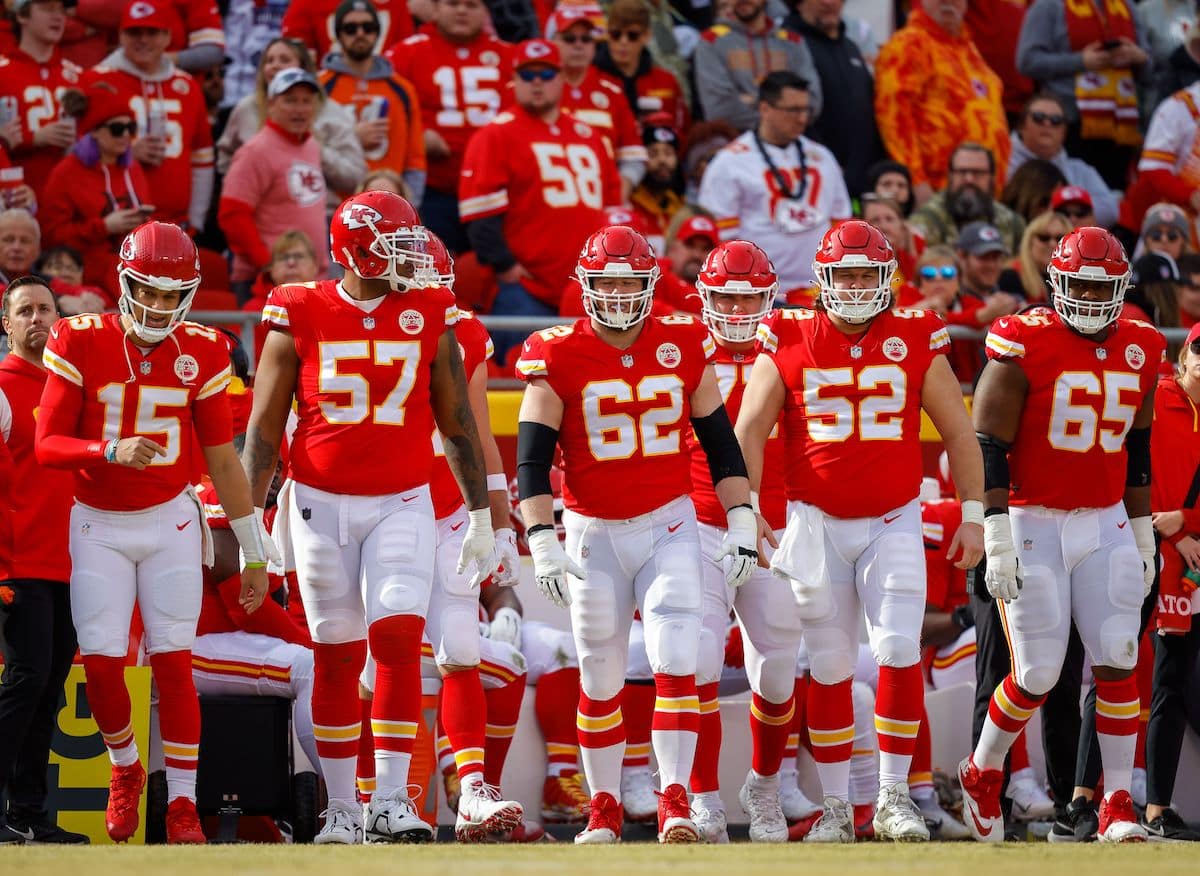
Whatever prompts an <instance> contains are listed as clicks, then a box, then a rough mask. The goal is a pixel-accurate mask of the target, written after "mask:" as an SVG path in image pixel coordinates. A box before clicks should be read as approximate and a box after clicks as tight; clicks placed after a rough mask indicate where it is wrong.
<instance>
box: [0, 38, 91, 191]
mask: <svg viewBox="0 0 1200 876" xmlns="http://www.w3.org/2000/svg"><path fill="white" fill-rule="evenodd" d="M82 72H83V71H82V70H80V69H79V67H78V66H76V65H75V64H73V63H71V62H70V61H68V60H65V59H64V58H63V57H62V56H61V55H60V54H59V53H58V52H57V51H55V52H54V54H53V55H52V56H51V57H50V60H49V61H47V62H46V63H45V64H43V63H41V62H40V61H36V60H34V59H33V58H32V57H30V56H29V55H27V54H25V53H24V52H22V51H21V50H20V49H17V50H16V51H15V52H13V53H12V54H11V55H8V56H0V98H4V97H11V98H14V99H15V100H16V101H17V118H19V119H20V120H21V142H20V144H19V145H18V146H17V147H16V148H15V149H12V150H10V152H9V157H10V158H12V161H13V164H16V165H19V166H20V167H22V168H24V169H25V182H26V184H27V185H29V186H31V187H32V188H33V191H34V193H35V194H36V195H37V197H38V200H39V201H40V200H41V198H42V192H43V191H44V190H45V188H46V183H48V182H49V181H50V171H51V170H52V169H53V168H54V165H56V164H58V162H59V161H61V160H62V157H63V155H64V154H65V152H64V150H62V149H56V148H55V147H53V146H34V145H33V137H34V134H36V133H37V132H38V131H39V130H41V129H42V127H43V126H45V125H48V124H50V123H51V122H57V121H58V120H59V119H60V118H62V104H60V103H59V100H60V99H61V98H62V94H63V92H64V91H66V90H67V89H68V88H78V87H79V76H80V74H81V73H82Z"/></svg>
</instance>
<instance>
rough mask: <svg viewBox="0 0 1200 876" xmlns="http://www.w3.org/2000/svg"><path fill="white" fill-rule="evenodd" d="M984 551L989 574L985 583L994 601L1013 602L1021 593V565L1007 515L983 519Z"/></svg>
mask: <svg viewBox="0 0 1200 876" xmlns="http://www.w3.org/2000/svg"><path fill="white" fill-rule="evenodd" d="M983 552H984V554H985V555H986V556H987V571H986V572H985V573H984V575H983V581H984V583H985V584H986V585H987V591H988V593H990V594H991V595H992V598H993V599H1003V600H1004V601H1005V602H1012V601H1013V600H1014V599H1016V598H1017V597H1018V596H1019V595H1020V593H1021V563H1020V561H1018V560H1017V548H1016V546H1015V545H1014V544H1013V535H1012V522H1011V521H1010V520H1009V517H1008V515H1007V514H992V515H989V516H988V517H985V518H983Z"/></svg>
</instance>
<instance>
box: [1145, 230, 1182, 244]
mask: <svg viewBox="0 0 1200 876" xmlns="http://www.w3.org/2000/svg"><path fill="white" fill-rule="evenodd" d="M1146 239H1147V240H1156V241H1157V240H1166V241H1167V242H1168V243H1175V242H1176V241H1177V240H1183V235H1182V234H1180V233H1179V232H1178V231H1176V230H1175V229H1174V228H1167V229H1166V230H1163V229H1160V228H1156V229H1154V230H1153V231H1151V232H1149V233H1148V234H1147V235H1146Z"/></svg>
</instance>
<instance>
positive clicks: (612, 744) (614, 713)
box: [575, 690, 625, 800]
mask: <svg viewBox="0 0 1200 876" xmlns="http://www.w3.org/2000/svg"><path fill="white" fill-rule="evenodd" d="M575 725H576V728H577V729H578V732H579V755H580V757H581V758H582V760H583V772H584V775H585V776H586V777H587V782H588V786H589V787H590V788H591V789H592V794H593V795H595V794H599V793H602V792H607V793H609V794H612V795H613V797H614V798H616V799H617V800H620V799H621V758H622V756H623V754H624V752H625V723H624V721H623V720H622V718H621V696H620V695H619V694H618V695H617V696H615V697H613V698H612V699H611V700H593V699H591V698H590V697H588V695H587V694H586V693H584V692H583V691H582V690H581V691H580V692H579V709H578V712H577V713H576V717H575Z"/></svg>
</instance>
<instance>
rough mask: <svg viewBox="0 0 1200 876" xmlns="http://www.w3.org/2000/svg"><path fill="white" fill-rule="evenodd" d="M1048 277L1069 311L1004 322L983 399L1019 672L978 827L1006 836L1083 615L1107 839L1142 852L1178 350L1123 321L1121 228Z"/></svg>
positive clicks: (985, 744)
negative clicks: (1158, 412)
mask: <svg viewBox="0 0 1200 876" xmlns="http://www.w3.org/2000/svg"><path fill="white" fill-rule="evenodd" d="M1048 274H1049V278H1050V285H1051V290H1052V303H1053V305H1054V312H1052V313H1049V312H1036V313H1028V314H1023V315H1020V316H1011V317H1006V318H1004V319H1000V320H998V321H997V322H995V323H993V325H992V328H991V331H990V332H989V333H988V338H987V355H988V363H987V365H986V366H985V367H984V370H983V374H982V376H981V377H980V380H979V386H978V388H977V389H976V391H975V402H974V406H973V412H974V418H975V429H976V431H977V432H978V433H979V443H980V445H981V446H982V448H983V453H984V458H985V470H986V478H987V481H986V488H987V504H988V510H987V520H986V527H987V530H986V545H987V573H986V576H985V581H986V583H987V588H988V592H989V593H990V594H991V595H992V596H993V597H994V598H995V599H996V600H997V602H996V606H997V610H998V611H999V612H1000V617H1001V619H1002V621H1003V622H1004V627H1005V634H1006V635H1007V637H1008V640H1009V644H1010V646H1011V649H1012V671H1011V672H1010V673H1009V675H1008V677H1006V678H1005V679H1004V681H1003V682H1002V683H1001V684H1000V685H999V686H998V687H997V688H996V692H995V694H993V696H992V702H991V705H990V706H989V708H988V717H987V721H986V722H985V724H984V727H983V732H982V733H981V735H980V737H979V741H978V744H977V745H976V747H975V752H974V754H972V755H971V756H970V757H969V758H967V759H966V760H964V761H963V762H962V764H960V766H959V770H958V772H959V778H960V779H961V781H962V787H963V808H964V812H965V813H966V815H967V816H968V817H966V818H965V819H964V820H965V821H966V823H967V826H968V827H969V828H970V830H971V833H972V834H974V836H975V838H976V839H978V840H981V841H985V842H999V841H1000V840H1002V839H1003V833H1004V828H1003V818H1002V816H1001V812H1000V802H999V797H998V793H999V787H1000V783H1001V781H1002V773H1001V770H1002V769H1003V766H1004V757H1005V754H1006V753H1007V752H1008V749H1009V747H1010V746H1011V745H1012V742H1013V740H1014V739H1015V738H1016V736H1017V734H1018V733H1020V732H1021V729H1022V728H1023V727H1024V726H1025V723H1026V722H1027V721H1028V720H1029V717H1030V715H1032V713H1033V712H1034V711H1035V710H1036V709H1037V708H1038V707H1039V706H1040V705H1041V704H1042V702H1043V701H1044V700H1045V698H1046V693H1047V692H1048V691H1049V690H1050V689H1051V687H1053V686H1054V683H1055V681H1056V680H1057V679H1058V675H1059V672H1060V670H1061V668H1062V662H1063V658H1064V655H1065V653H1066V648H1067V637H1068V633H1069V632H1070V627H1071V623H1072V621H1073V622H1074V623H1075V626H1076V628H1077V629H1078V630H1079V636H1080V638H1081V639H1082V640H1083V645H1084V647H1085V648H1086V649H1087V652H1088V655H1089V656H1090V657H1091V660H1092V672H1093V674H1094V676H1095V679H1096V733H1097V735H1098V736H1099V740H1100V754H1101V759H1102V761H1103V763H1104V791H1105V797H1104V801H1103V802H1102V803H1101V805H1100V830H1099V833H1098V836H1099V838H1100V840H1101V841H1104V842H1139V841H1144V840H1145V839H1146V831H1145V830H1144V829H1143V828H1142V826H1141V825H1139V824H1138V822H1137V817H1136V816H1135V815H1134V811H1133V801H1132V798H1131V797H1130V795H1129V785H1130V778H1131V773H1132V771H1133V756H1134V748H1135V746H1136V741H1137V729H1138V714H1139V710H1140V707H1139V698H1138V688H1137V680H1136V679H1135V678H1134V676H1133V668H1134V666H1135V665H1136V664H1137V654H1138V630H1139V628H1140V611H1141V606H1142V600H1143V597H1144V596H1145V595H1146V594H1147V593H1149V592H1150V586H1151V583H1152V582H1153V580H1154V571H1155V569H1156V567H1157V562H1158V556H1157V550H1156V547H1155V543H1154V530H1153V526H1152V523H1151V519H1150V425H1151V422H1152V421H1153V419H1154V387H1155V383H1156V380H1157V374H1158V366H1159V363H1160V362H1161V361H1162V355H1163V350H1164V348H1165V342H1164V340H1163V337H1162V335H1160V334H1159V333H1158V330H1157V329H1155V328H1154V326H1152V325H1149V324H1148V323H1144V322H1139V321H1137V320H1129V319H1120V318H1118V314H1119V313H1120V312H1121V306H1122V304H1123V303H1124V299H1125V289H1126V288H1127V287H1128V285H1129V279H1130V270H1129V262H1128V260H1127V259H1126V257H1125V251H1124V250H1123V249H1122V248H1121V244H1120V243H1119V242H1118V241H1117V239H1116V238H1115V237H1113V236H1112V235H1111V234H1110V233H1109V232H1107V231H1105V230H1103V229H1101V228H1094V227H1090V226H1085V227H1082V228H1077V229H1075V230H1074V231H1072V232H1071V233H1070V234H1068V235H1067V236H1066V237H1064V238H1063V239H1062V240H1061V241H1060V242H1059V244H1058V247H1057V249H1055V251H1054V255H1053V256H1052V257H1051V259H1050V267H1049V269H1048ZM955 483H958V479H957V477H956V478H955ZM1018 546H1020V553H1018Z"/></svg>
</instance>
